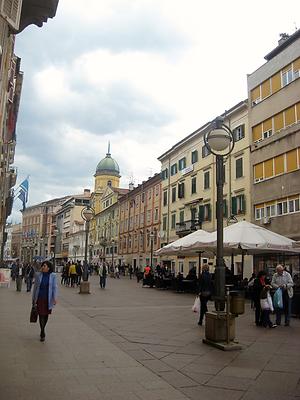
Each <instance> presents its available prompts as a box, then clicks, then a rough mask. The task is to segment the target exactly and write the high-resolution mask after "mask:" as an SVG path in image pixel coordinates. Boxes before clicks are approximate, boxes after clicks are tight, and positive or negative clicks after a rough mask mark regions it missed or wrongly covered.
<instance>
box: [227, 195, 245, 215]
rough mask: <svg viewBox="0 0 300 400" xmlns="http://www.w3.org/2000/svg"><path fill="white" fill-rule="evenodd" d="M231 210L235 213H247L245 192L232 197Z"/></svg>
mask: <svg viewBox="0 0 300 400" xmlns="http://www.w3.org/2000/svg"><path fill="white" fill-rule="evenodd" d="M231 211H232V214H233V215H237V214H245V212H246V200H245V195H244V194H240V195H238V196H235V197H232V198H231Z"/></svg>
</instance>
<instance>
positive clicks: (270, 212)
mask: <svg viewBox="0 0 300 400" xmlns="http://www.w3.org/2000/svg"><path fill="white" fill-rule="evenodd" d="M274 215H276V206H275V204H270V205H267V206H266V217H274Z"/></svg>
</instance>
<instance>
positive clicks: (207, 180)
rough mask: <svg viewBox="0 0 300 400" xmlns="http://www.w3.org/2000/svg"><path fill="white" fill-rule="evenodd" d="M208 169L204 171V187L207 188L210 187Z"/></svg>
mask: <svg viewBox="0 0 300 400" xmlns="http://www.w3.org/2000/svg"><path fill="white" fill-rule="evenodd" d="M209 181H210V171H205V172H204V189H209V187H210V182H209Z"/></svg>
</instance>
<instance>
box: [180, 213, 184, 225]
mask: <svg viewBox="0 0 300 400" xmlns="http://www.w3.org/2000/svg"><path fill="white" fill-rule="evenodd" d="M179 222H180V223H183V222H184V210H180V211H179Z"/></svg>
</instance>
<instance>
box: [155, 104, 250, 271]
mask: <svg viewBox="0 0 300 400" xmlns="http://www.w3.org/2000/svg"><path fill="white" fill-rule="evenodd" d="M222 117H223V118H224V123H225V124H226V125H227V126H229V127H230V129H231V130H232V132H233V135H234V138H235V146H234V149H233V151H232V153H231V154H230V155H229V156H228V157H227V158H226V159H225V163H224V181H225V184H224V211H223V213H224V226H226V224H228V223H229V221H230V219H231V217H232V216H234V217H235V220H243V219H245V220H248V221H249V220H250V219H251V195H250V139H249V128H248V102H247V100H244V101H242V102H240V103H239V104H237V105H235V106H234V107H232V108H231V109H230V110H228V111H226V112H224V114H223V115H222ZM209 129H210V123H207V124H205V125H203V126H202V127H201V128H199V129H197V130H196V131H195V132H193V133H191V134H190V135H189V136H187V137H185V138H184V139H183V140H181V141H180V142H178V143H176V144H175V145H174V146H173V147H172V148H171V149H169V150H168V151H166V152H165V153H164V154H162V155H161V156H160V157H159V158H158V160H159V161H161V164H162V167H161V168H162V205H161V207H162V211H161V213H162V216H161V218H162V225H161V234H160V236H161V243H162V246H164V245H166V244H168V243H171V242H173V241H174V240H176V239H178V238H180V237H183V236H185V235H187V234H189V233H191V232H193V231H195V230H197V229H200V228H201V229H204V230H206V231H214V230H216V228H217V221H216V163H215V156H214V155H212V154H210V153H209V151H208V149H207V148H206V146H205V144H204V135H205V133H206V132H208V131H209ZM237 260H238V259H237ZM162 261H163V263H164V264H167V265H168V266H169V267H171V269H172V270H173V271H174V272H176V273H177V272H178V271H181V272H184V273H187V272H188V271H189V269H191V268H192V267H195V266H196V265H197V263H198V257H183V258H177V257H175V256H174V257H172V256H163V257H162ZM248 261H249V262H251V260H248ZM239 266H240V261H237V262H236V272H239ZM249 269H251V266H249Z"/></svg>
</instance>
